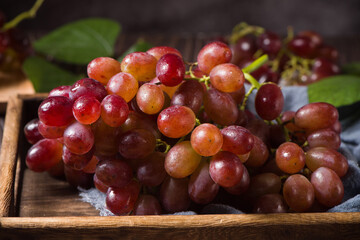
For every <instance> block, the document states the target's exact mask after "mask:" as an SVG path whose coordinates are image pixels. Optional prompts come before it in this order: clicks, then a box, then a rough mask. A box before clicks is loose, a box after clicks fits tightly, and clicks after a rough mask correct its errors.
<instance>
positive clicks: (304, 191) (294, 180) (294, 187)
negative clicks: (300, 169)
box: [283, 174, 315, 212]
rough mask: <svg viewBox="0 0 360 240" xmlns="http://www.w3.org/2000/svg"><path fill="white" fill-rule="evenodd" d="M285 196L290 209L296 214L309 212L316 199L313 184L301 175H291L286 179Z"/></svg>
mask: <svg viewBox="0 0 360 240" xmlns="http://www.w3.org/2000/svg"><path fill="white" fill-rule="evenodd" d="M283 195H284V199H285V201H286V203H287V204H288V205H289V207H290V208H291V209H292V210H294V211H296V212H304V211H306V210H308V209H309V208H310V207H311V206H312V205H313V203H314V199H315V192H314V188H313V186H312V184H311V183H310V181H309V180H308V179H307V178H306V177H304V176H303V175H300V174H294V175H291V176H289V177H288V178H287V179H286V181H285V183H284V186H283Z"/></svg>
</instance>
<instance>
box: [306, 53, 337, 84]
mask: <svg viewBox="0 0 360 240" xmlns="http://www.w3.org/2000/svg"><path fill="white" fill-rule="evenodd" d="M312 72H313V74H312V75H311V79H310V80H311V81H312V82H315V81H317V80H320V79H322V78H325V77H329V76H333V75H336V74H339V73H340V68H339V66H338V65H336V64H335V63H333V62H331V61H330V60H328V59H326V58H323V57H318V58H315V59H314V64H313V67H312Z"/></svg>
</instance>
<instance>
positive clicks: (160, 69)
mask: <svg viewBox="0 0 360 240" xmlns="http://www.w3.org/2000/svg"><path fill="white" fill-rule="evenodd" d="M184 76H185V64H184V61H183V60H182V58H181V57H179V56H178V55H176V54H172V53H168V54H165V55H164V56H162V57H161V58H160V59H159V61H158V62H157V64H156V77H157V78H158V79H159V80H160V82H161V83H162V84H164V85H165V86H169V87H173V86H176V85H179V84H180V83H181V82H182V81H183V79H184Z"/></svg>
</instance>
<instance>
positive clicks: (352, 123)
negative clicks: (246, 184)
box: [80, 86, 360, 216]
mask: <svg viewBox="0 0 360 240" xmlns="http://www.w3.org/2000/svg"><path fill="white" fill-rule="evenodd" d="M246 89H247V90H248V89H249V86H246ZM282 91H283V94H284V100H285V101H284V102H285V105H284V111H290V110H291V111H296V110H297V109H299V108H300V107H302V106H304V105H305V104H307V103H308V102H309V101H308V94H307V87H306V86H303V87H298V86H292V87H283V88H282ZM255 95H256V90H255V91H254V92H253V94H251V95H250V97H249V99H248V103H247V106H248V107H249V110H250V111H252V112H253V113H255V112H256V111H255V108H254V106H255V104H254V99H255ZM354 114H357V113H356V111H354ZM354 116H355V117H354ZM341 125H342V133H341V141H342V143H341V147H340V150H339V151H340V152H341V153H342V154H343V155H344V156H345V157H346V158H347V159H348V161H349V170H348V172H347V174H346V175H345V176H344V177H343V178H342V182H343V185H344V192H345V194H344V199H343V202H342V203H341V204H340V205H338V206H335V207H333V208H331V209H329V210H328V212H360V168H359V163H360V119H356V115H353V116H351V115H350V117H349V118H347V119H343V120H342V121H341ZM80 197H81V198H82V200H83V201H85V202H88V203H90V204H92V205H93V206H94V207H95V208H96V209H98V210H99V211H100V215H101V216H108V215H113V214H111V212H109V210H107V209H106V206H105V194H103V193H100V192H99V191H98V190H96V189H90V190H84V189H80ZM242 213H243V212H242V211H240V210H238V209H236V208H233V207H231V206H227V205H222V204H209V205H207V206H205V207H204V208H203V209H202V211H201V212H200V214H242ZM194 214H196V213H195V212H193V211H185V212H179V213H175V215H194Z"/></svg>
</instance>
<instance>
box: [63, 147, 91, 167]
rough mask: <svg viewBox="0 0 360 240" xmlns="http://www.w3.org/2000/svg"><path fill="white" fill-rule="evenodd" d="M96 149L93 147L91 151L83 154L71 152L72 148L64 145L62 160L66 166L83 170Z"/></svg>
mask: <svg viewBox="0 0 360 240" xmlns="http://www.w3.org/2000/svg"><path fill="white" fill-rule="evenodd" d="M94 151H95V149H94V148H92V149H91V150H90V151H89V152H87V153H85V154H83V155H78V154H74V153H72V152H70V150H69V149H68V148H67V147H66V146H65V145H64V146H63V151H62V160H63V161H64V163H65V165H66V166H68V167H71V168H73V169H75V170H78V171H80V170H83V168H84V167H85V166H86V165H87V164H88V163H89V162H90V160H91V158H92V157H93V155H94Z"/></svg>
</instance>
